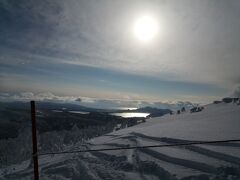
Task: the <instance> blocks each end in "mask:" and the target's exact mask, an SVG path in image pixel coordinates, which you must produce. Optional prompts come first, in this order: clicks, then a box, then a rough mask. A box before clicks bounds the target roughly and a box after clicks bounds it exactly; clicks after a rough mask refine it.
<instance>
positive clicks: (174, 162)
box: [0, 103, 240, 180]
mask: <svg viewBox="0 0 240 180" xmlns="http://www.w3.org/2000/svg"><path fill="white" fill-rule="evenodd" d="M229 139H240V106H238V105H236V104H225V103H221V104H210V105H207V106H205V107H204V110H203V111H202V112H197V113H189V112H184V113H182V114H179V115H177V114H174V115H165V116H163V117H159V118H152V119H148V120H147V122H145V123H141V124H138V125H136V126H133V127H129V128H125V129H121V130H119V131H115V132H112V133H110V134H106V135H104V136H100V137H97V138H94V139H91V140H89V142H88V143H87V144H84V145H78V147H68V148H69V149H76V148H79V149H84V148H89V149H100V148H116V147H127V146H143V145H157V144H173V143H181V142H191V141H212V140H229ZM29 162H30V161H24V162H22V163H21V164H16V165H13V166H10V167H7V168H5V169H1V170H0V177H2V179H30V178H32V174H33V173H32V166H29ZM39 164H40V169H41V171H40V173H41V178H42V179H46V180H47V179H60V180H61V179H64V180H65V179H90V180H95V179H96V180H100V179H104V180H105V179H109V180H110V179H134V180H136V179H144V180H150V179H151V180H155V179H184V178H185V179H194V178H196V179H197V178H200V177H201V178H203V179H208V178H209V177H211V178H212V179H221V178H222V179H231V178H232V179H234V178H235V179H239V178H240V175H239V172H238V170H239V169H240V168H239V166H240V142H239V143H238V142H234V143H222V144H214V145H213V144H211V145H191V146H185V147H162V148H149V149H138V150H136V149H124V150H117V151H102V152H87V153H76V154H61V155H46V156H40V157H39ZM224 168H225V169H226V168H228V169H227V170H228V171H225V170H223V171H221V169H224Z"/></svg>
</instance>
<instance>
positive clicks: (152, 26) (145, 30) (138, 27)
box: [133, 15, 159, 43]
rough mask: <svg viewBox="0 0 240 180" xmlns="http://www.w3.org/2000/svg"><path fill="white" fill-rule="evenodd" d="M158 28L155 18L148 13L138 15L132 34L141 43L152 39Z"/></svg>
mask: <svg viewBox="0 0 240 180" xmlns="http://www.w3.org/2000/svg"><path fill="white" fill-rule="evenodd" d="M158 30H159V27H158V22H157V20H156V19H155V18H154V17H153V16H149V15H145V16H142V17H139V18H138V19H137V20H136V22H135V23H134V26H133V34H134V36H135V37H136V38H137V39H138V40H139V41H141V42H143V43H147V42H150V41H152V40H153V39H154V38H155V37H156V35H157V34H158Z"/></svg>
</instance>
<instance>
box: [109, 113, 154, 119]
mask: <svg viewBox="0 0 240 180" xmlns="http://www.w3.org/2000/svg"><path fill="white" fill-rule="evenodd" d="M149 114H150V113H139V112H123V113H111V115H114V116H121V117H124V118H131V117H147V116H148V115H149Z"/></svg>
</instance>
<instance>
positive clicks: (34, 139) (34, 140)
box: [31, 101, 39, 180]
mask: <svg viewBox="0 0 240 180" xmlns="http://www.w3.org/2000/svg"><path fill="white" fill-rule="evenodd" d="M31 117H32V147H33V154H32V155H33V163H34V180H39V172H38V155H37V128H36V109H35V101H31Z"/></svg>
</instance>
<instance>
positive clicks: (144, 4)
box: [0, 0, 240, 96]
mask: <svg viewBox="0 0 240 180" xmlns="http://www.w3.org/2000/svg"><path fill="white" fill-rule="evenodd" d="M0 5H1V9H0V10H1V11H0V17H1V18H0V26H1V29H0V40H1V44H0V53H1V55H0V60H1V62H0V64H1V65H4V66H8V68H9V69H12V70H13V71H16V72H15V74H17V72H18V70H19V69H21V68H23V67H24V68H29V69H32V71H29V73H32V72H35V75H36V76H35V77H36V78H37V77H39V79H40V78H41V77H42V75H44V74H49V72H46V71H47V69H48V68H47V66H49V67H50V66H51V67H54V66H55V65H56V66H59V64H61V66H65V65H76V66H80V67H82V66H87V67H94V68H98V69H105V70H110V71H117V72H121V73H125V74H134V75H139V76H145V77H149V78H153V79H159V80H161V81H169V82H183V83H186V82H188V83H189V82H190V83H196V84H200V85H201V84H203V85H204V86H205V85H206V84H207V85H209V84H210V85H215V86H217V87H221V88H225V89H231V88H232V86H234V85H235V84H238V83H240V82H238V81H239V79H240V74H239V66H240V61H239V60H238V59H239V56H240V51H239V48H240V43H239V42H240V36H239V32H240V21H239V17H240V12H239V7H240V3H239V2H238V1H228V2H224V1H221V2H219V1H216V0H213V1H207V0H206V1H201V0H197V1H182V2H177V1H171V0H166V1H146V0H140V1H135V0H134V1H127V0H124V1H119V2H118V1H109V0H106V1H103V2H96V1H91V0H90V1H86V0H83V1H74V0H70V1H67V2H66V1H64V0H59V1H50V0H42V1H38V2H35V1H32V0H30V1H29V0H21V2H19V4H18V5H17V6H16V4H14V3H12V1H1V2H0ZM145 12H151V13H152V14H154V15H155V16H156V17H157V19H158V20H159V24H160V26H161V33H160V34H159V36H158V38H157V39H156V40H155V41H154V42H153V44H152V45H150V46H149V47H147V46H141V45H139V42H137V41H136V40H135V39H134V37H133V36H132V32H131V30H132V29H131V28H132V24H133V22H134V20H135V19H136V18H137V17H138V16H139V14H142V13H145ZM29 69H28V70H29ZM2 71H5V72H7V70H2ZM36 72H37V73H36ZM53 72H54V71H52V73H53ZM56 72H57V70H55V73H56ZM68 72H69V73H68V74H71V71H68ZM27 73H28V72H27V71H26V73H25V74H27ZM8 74H11V73H10V72H9V71H8ZM29 75H30V74H29ZM76 75H79V74H75V75H72V74H71V76H72V78H73V79H75V76H76ZM66 76H67V75H66ZM92 76H97V75H96V74H94V73H93V74H92ZM92 76H91V77H92ZM52 77H55V78H56V79H58V78H59V75H58V74H55V75H53V74H52ZM47 81H48V80H47V79H46V82H47ZM15 82H17V79H16V80H15ZM15 82H13V81H12V85H11V87H13V86H14V83H15ZM66 82H67V81H66V78H63V79H62V84H64V83H66ZM41 83H42V84H44V83H43V81H41ZM127 83H129V82H127ZM5 84H6V83H5ZM8 84H10V82H9V83H8ZM16 84H17V83H16ZM45 86H46V85H45ZM9 87H10V86H9ZM15 88H16V89H17V86H16V85H15ZM36 88H37V87H36ZM152 88H155V87H154V85H153V87H152ZM221 88H220V90H219V92H220V91H221ZM5 89H6V88H5ZM56 89H57V88H56ZM216 94H219V93H216ZM209 96H212V94H210V95H209Z"/></svg>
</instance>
